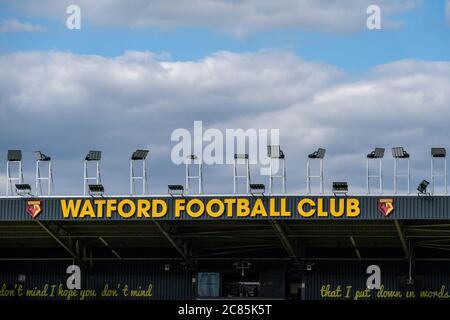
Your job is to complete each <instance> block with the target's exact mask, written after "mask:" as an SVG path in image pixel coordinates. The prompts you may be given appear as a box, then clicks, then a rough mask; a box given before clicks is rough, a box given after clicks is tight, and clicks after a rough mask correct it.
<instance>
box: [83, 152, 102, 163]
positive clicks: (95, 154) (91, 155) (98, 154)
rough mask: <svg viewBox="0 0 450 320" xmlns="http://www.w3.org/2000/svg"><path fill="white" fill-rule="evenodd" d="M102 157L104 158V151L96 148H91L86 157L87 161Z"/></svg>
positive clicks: (98, 159)
mask: <svg viewBox="0 0 450 320" xmlns="http://www.w3.org/2000/svg"><path fill="white" fill-rule="evenodd" d="M101 159H102V152H101V151H95V150H90V151H89V153H88V154H87V155H86V158H85V160H86V161H100V160H101Z"/></svg>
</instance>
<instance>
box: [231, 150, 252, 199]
mask: <svg viewBox="0 0 450 320" xmlns="http://www.w3.org/2000/svg"><path fill="white" fill-rule="evenodd" d="M242 162H243V163H242ZM238 166H244V167H245V171H244V173H245V174H238ZM239 179H245V183H246V189H245V190H246V194H248V193H249V192H250V161H249V158H248V154H247V153H235V154H234V162H233V193H234V194H237V193H238V180H239Z"/></svg>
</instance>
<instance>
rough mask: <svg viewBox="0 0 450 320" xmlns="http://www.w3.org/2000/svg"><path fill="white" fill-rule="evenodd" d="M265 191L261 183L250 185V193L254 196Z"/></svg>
mask: <svg viewBox="0 0 450 320" xmlns="http://www.w3.org/2000/svg"><path fill="white" fill-rule="evenodd" d="M265 191H266V186H265V185H264V184H262V183H250V193H251V194H252V195H254V194H262V195H264V192H265Z"/></svg>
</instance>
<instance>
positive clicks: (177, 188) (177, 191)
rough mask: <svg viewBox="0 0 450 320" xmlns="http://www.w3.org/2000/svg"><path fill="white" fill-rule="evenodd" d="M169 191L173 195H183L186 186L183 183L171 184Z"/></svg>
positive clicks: (168, 187)
mask: <svg viewBox="0 0 450 320" xmlns="http://www.w3.org/2000/svg"><path fill="white" fill-rule="evenodd" d="M167 192H168V193H169V194H170V195H171V196H176V195H178V196H182V195H183V194H184V187H183V186H182V185H181V184H169V185H168V186H167Z"/></svg>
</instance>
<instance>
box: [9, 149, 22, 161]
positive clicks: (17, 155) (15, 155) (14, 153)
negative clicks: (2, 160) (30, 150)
mask: <svg viewBox="0 0 450 320" xmlns="http://www.w3.org/2000/svg"><path fill="white" fill-rule="evenodd" d="M8 161H22V151H21V150H8Z"/></svg>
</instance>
